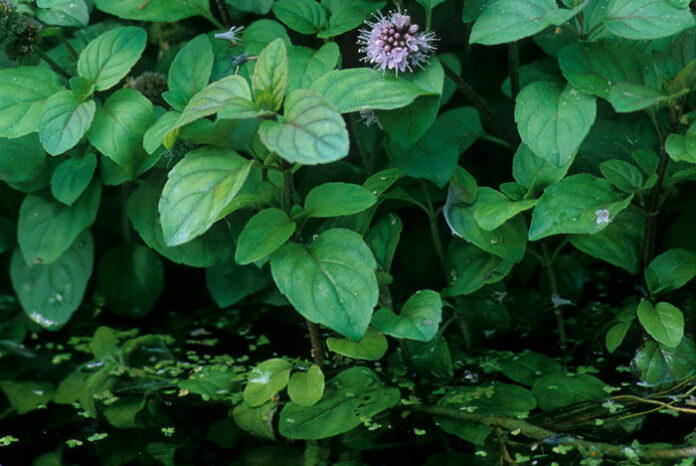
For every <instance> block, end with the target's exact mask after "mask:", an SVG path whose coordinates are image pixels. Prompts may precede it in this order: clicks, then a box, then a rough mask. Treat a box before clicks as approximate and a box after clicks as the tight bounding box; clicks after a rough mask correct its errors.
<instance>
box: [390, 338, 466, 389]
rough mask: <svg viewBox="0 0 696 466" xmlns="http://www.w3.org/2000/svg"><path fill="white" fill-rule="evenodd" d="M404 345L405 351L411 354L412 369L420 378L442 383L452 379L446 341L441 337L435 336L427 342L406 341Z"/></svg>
mask: <svg viewBox="0 0 696 466" xmlns="http://www.w3.org/2000/svg"><path fill="white" fill-rule="evenodd" d="M405 343H406V349H407V350H408V351H409V352H410V353H411V358H412V359H413V366H414V369H415V370H416V373H417V374H418V375H419V376H420V377H422V378H424V379H427V380H434V381H437V382H444V383H446V382H448V381H450V380H451V379H452V377H453V375H454V369H453V366H452V355H451V354H450V351H449V346H448V345H447V340H445V338H444V337H443V336H442V335H437V336H436V337H435V338H433V339H432V340H430V341H428V342H421V341H413V340H406V341H405ZM402 360H403V357H402Z"/></svg>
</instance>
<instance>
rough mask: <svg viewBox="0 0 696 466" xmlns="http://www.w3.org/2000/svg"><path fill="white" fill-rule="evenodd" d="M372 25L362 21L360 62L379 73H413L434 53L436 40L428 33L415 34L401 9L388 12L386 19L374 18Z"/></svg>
mask: <svg viewBox="0 0 696 466" xmlns="http://www.w3.org/2000/svg"><path fill="white" fill-rule="evenodd" d="M375 19H377V21H376V22H372V21H365V24H367V25H368V26H369V28H366V29H361V30H360V35H359V37H358V44H359V45H360V46H361V47H360V52H363V53H365V57H364V58H363V61H366V62H368V63H372V64H373V65H374V66H375V68H379V69H381V70H382V71H386V70H394V71H395V72H396V74H397V75H398V74H399V72H402V73H403V72H405V71H406V70H408V71H413V67H414V66H417V67H419V68H423V64H424V63H427V62H428V60H429V59H430V54H431V53H432V52H433V51H434V50H435V46H434V45H433V42H435V41H436V40H437V37H435V34H434V33H433V32H431V31H426V32H418V25H417V24H411V17H410V16H409V15H407V14H405V12H404V13H402V12H401V10H397V11H392V12H390V13H389V14H388V15H387V16H386V17H384V16H382V14H381V13H377V14H376V15H375Z"/></svg>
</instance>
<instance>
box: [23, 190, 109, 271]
mask: <svg viewBox="0 0 696 466" xmlns="http://www.w3.org/2000/svg"><path fill="white" fill-rule="evenodd" d="M100 198H101V185H100V184H99V183H93V184H92V185H91V187H90V188H88V189H87V190H86V191H85V192H84V193H83V194H82V196H80V198H79V199H78V200H77V201H76V202H75V203H74V204H73V205H72V206H66V205H65V204H62V203H60V202H58V201H56V200H54V199H52V198H51V197H50V196H45V195H43V196H42V195H33V194H30V195H28V196H27V197H25V198H24V201H23V202H22V206H21V207H20V209H19V221H18V225H17V240H18V242H19V246H20V249H21V250H22V255H23V256H24V260H25V261H26V263H27V264H50V263H52V262H55V261H56V260H57V259H58V258H59V257H61V255H62V254H63V253H64V252H65V251H67V250H68V248H70V247H71V245H72V244H73V243H74V242H75V238H77V237H78V235H79V234H80V233H81V232H82V230H84V229H85V228H87V227H89V226H90V225H91V224H92V223H93V222H94V220H95V219H96V217H97V209H98V208H99V201H100Z"/></svg>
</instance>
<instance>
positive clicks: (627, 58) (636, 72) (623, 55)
mask: <svg viewBox="0 0 696 466" xmlns="http://www.w3.org/2000/svg"><path fill="white" fill-rule="evenodd" d="M558 64H559V66H560V67H561V70H563V75H564V76H565V77H566V78H567V79H568V82H570V84H571V85H572V86H573V87H575V88H576V89H578V90H579V91H581V92H585V93H587V94H593V95H596V96H599V97H602V98H604V99H607V98H608V97H609V92H610V91H611V88H612V86H614V85H615V84H617V83H622V82H625V83H635V84H644V85H649V86H657V81H658V77H657V74H656V73H655V68H654V66H653V64H652V60H651V58H650V56H649V55H648V54H646V53H645V52H644V51H643V50H642V49H640V48H639V47H638V46H636V45H635V44H630V43H625V42H617V41H598V42H589V43H587V42H583V43H578V44H572V45H569V46H568V47H565V48H564V49H563V50H561V52H560V53H559V54H558Z"/></svg>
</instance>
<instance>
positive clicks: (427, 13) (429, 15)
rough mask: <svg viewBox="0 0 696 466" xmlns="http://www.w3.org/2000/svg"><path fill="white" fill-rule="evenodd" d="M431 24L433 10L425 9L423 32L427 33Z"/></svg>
mask: <svg viewBox="0 0 696 466" xmlns="http://www.w3.org/2000/svg"><path fill="white" fill-rule="evenodd" d="M432 22H433V9H432V8H428V7H426V8H425V30H426V31H429V30H430V25H431V24H432Z"/></svg>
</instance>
